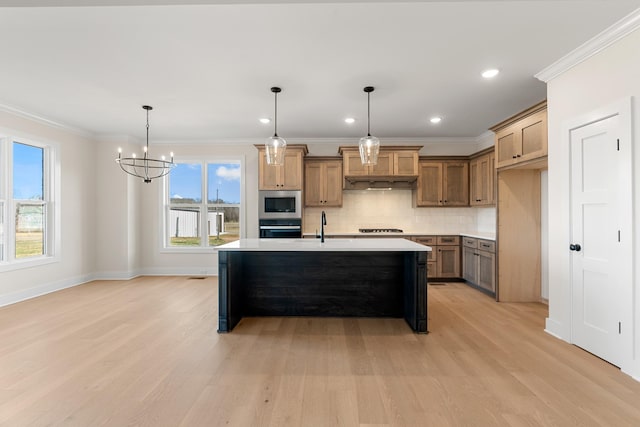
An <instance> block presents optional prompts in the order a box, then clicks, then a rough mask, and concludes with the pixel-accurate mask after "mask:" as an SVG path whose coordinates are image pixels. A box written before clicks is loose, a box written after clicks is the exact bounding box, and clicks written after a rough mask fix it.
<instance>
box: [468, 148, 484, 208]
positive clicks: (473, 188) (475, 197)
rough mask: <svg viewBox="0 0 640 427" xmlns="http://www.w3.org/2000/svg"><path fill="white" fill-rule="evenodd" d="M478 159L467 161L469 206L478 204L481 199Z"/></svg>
mask: <svg viewBox="0 0 640 427" xmlns="http://www.w3.org/2000/svg"><path fill="white" fill-rule="evenodd" d="M479 166H480V161H479V159H474V160H471V161H470V162H469V204H470V205H471V206H476V205H479V204H480V202H481V201H482V200H481V199H480V193H481V190H480V183H479V181H480V179H481V178H480V173H479V172H478V171H479V169H480V168H479Z"/></svg>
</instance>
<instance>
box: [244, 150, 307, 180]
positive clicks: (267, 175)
mask: <svg viewBox="0 0 640 427" xmlns="http://www.w3.org/2000/svg"><path fill="white" fill-rule="evenodd" d="M256 148H257V149H258V151H259V154H258V189H259V190H302V183H303V175H302V159H303V158H304V156H305V155H306V154H307V153H308V152H309V150H308V149H307V146H306V145H289V146H287V150H286V151H285V153H284V165H282V166H273V165H268V164H267V159H266V156H265V150H264V146H262V145H256Z"/></svg>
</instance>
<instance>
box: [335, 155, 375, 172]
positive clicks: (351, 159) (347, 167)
mask: <svg viewBox="0 0 640 427" xmlns="http://www.w3.org/2000/svg"><path fill="white" fill-rule="evenodd" d="M342 160H343V161H344V175H345V176H363V175H368V174H369V169H368V167H367V166H364V165H363V164H362V160H360V153H359V152H358V151H345V152H344V154H343V156H342Z"/></svg>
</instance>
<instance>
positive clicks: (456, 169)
mask: <svg viewBox="0 0 640 427" xmlns="http://www.w3.org/2000/svg"><path fill="white" fill-rule="evenodd" d="M416 206H422V207H429V206H469V162H468V161H466V160H461V161H457V160H440V161H438V160H420V161H419V162H418V183H417V186H416Z"/></svg>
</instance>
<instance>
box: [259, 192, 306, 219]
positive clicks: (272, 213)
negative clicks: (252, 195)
mask: <svg viewBox="0 0 640 427" xmlns="http://www.w3.org/2000/svg"><path fill="white" fill-rule="evenodd" d="M258 210H259V211H258V218H260V219H279V218H302V191H299V190H291V191H285V190H262V191H259V192H258Z"/></svg>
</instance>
